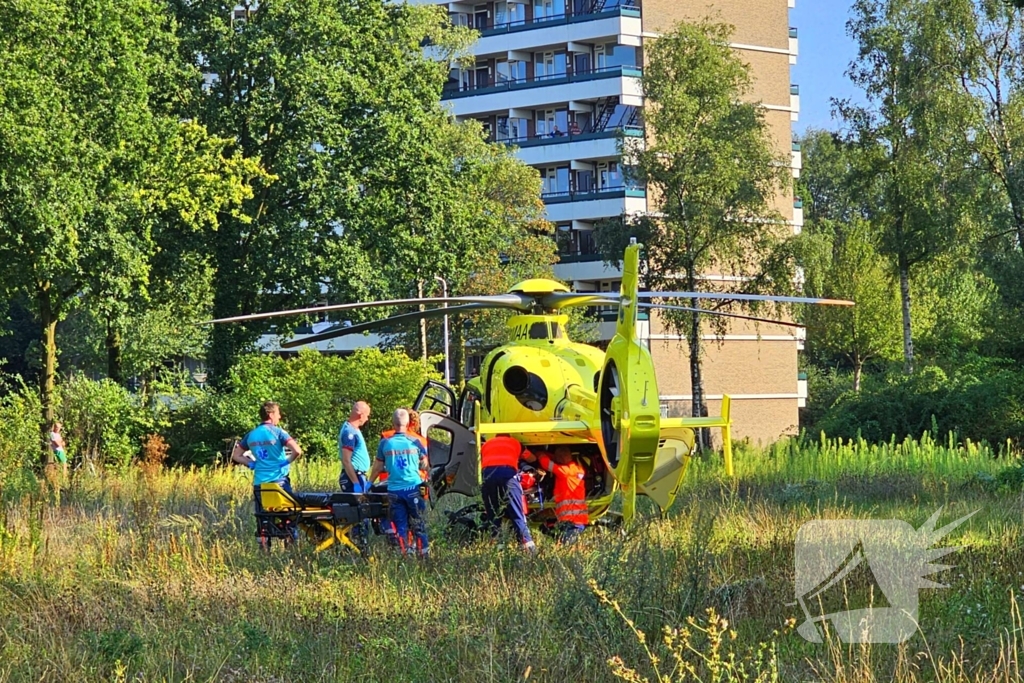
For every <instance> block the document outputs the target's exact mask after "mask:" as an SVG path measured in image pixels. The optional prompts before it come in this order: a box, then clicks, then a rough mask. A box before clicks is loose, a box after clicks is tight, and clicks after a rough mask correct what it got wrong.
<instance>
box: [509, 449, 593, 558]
mask: <svg viewBox="0 0 1024 683" xmlns="http://www.w3.org/2000/svg"><path fill="white" fill-rule="evenodd" d="M523 459H524V460H526V461H527V462H533V461H534V459H535V458H534V456H533V454H532V453H527V454H525V455H524V456H523ZM536 460H537V461H538V462H539V464H540V466H541V469H544V470H547V471H548V472H551V474H553V475H554V477H555V516H556V517H557V518H558V526H559V530H560V531H561V539H560V542H561V543H566V544H568V543H573V542H575V541H576V539H577V538H579V535H580V534H581V533H583V530H584V529H586V528H587V523H588V522H589V521H590V516H589V514H588V513H587V490H586V485H585V483H584V479H585V477H586V472H584V470H583V466H582V465H580V464H579V463H578V462H576V461H575V460H574V459H573V457H572V449H570V448H569V447H568V446H556V447H555V453H554V455H553V456H552V455H550V454H548V453H546V452H545V451H541V452H540V453H538V454H537V457H536Z"/></svg>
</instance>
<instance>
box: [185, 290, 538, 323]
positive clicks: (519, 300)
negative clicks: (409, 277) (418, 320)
mask: <svg viewBox="0 0 1024 683" xmlns="http://www.w3.org/2000/svg"><path fill="white" fill-rule="evenodd" d="M533 300H534V299H533V297H531V296H528V295H525V294H495V295H489V296H449V297H440V296H438V297H425V298H422V299H391V300H388V301H358V302H356V303H352V304H333V305H330V306H310V307H307V308H294V309H291V310H285V311H269V312H267V313H253V314H250V315H236V316H232V317H230V318H217V319H216V320H204V321H203V322H201V323H199V324H200V325H206V324H212V323H237V322H244V321H247V320H264V319H266V318H276V317H278V316H286V315H303V314H307V313H328V312H330V311H357V310H359V309H362V308H376V307H383V306H419V305H420V304H480V305H483V306H486V307H491V308H511V309H515V310H517V311H529V310H530V308H531V305H532V304H533Z"/></svg>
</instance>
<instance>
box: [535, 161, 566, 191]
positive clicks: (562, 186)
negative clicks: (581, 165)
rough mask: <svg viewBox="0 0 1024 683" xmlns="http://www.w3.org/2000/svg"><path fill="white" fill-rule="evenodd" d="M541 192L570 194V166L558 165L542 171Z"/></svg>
mask: <svg viewBox="0 0 1024 683" xmlns="http://www.w3.org/2000/svg"><path fill="white" fill-rule="evenodd" d="M541 194H543V195H545V196H557V195H566V194H569V167H568V166H558V167H551V168H546V169H544V170H543V171H541Z"/></svg>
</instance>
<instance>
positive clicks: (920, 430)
mask: <svg viewBox="0 0 1024 683" xmlns="http://www.w3.org/2000/svg"><path fill="white" fill-rule="evenodd" d="M806 429H807V430H808V432H809V433H811V434H817V433H818V432H824V433H826V434H828V435H829V436H830V437H839V438H845V439H852V438H859V437H863V438H864V439H866V440H867V441H869V442H874V443H879V442H885V441H889V440H890V439H893V438H895V439H903V438H904V437H912V438H916V437H920V436H922V435H923V434H925V433H926V432H927V433H930V434H932V435H933V436H935V437H936V438H945V436H946V435H947V434H952V435H953V436H952V438H954V439H956V440H958V441H959V440H965V439H970V440H971V441H974V442H980V441H985V442H988V443H990V444H992V445H993V446H994V447H1005V446H1006V444H1007V442H1010V443H1011V444H1013V445H1014V447H1016V448H1019V447H1020V446H1021V444H1024V374H1022V373H1021V372H1020V371H1019V370H1017V369H1015V368H1008V367H1001V366H999V365H997V364H995V363H992V362H982V363H980V364H978V365H976V366H974V367H970V366H968V367H965V368H962V369H959V370H956V371H951V372H950V373H949V374H948V375H947V373H946V372H945V371H943V370H942V369H941V368H939V367H937V366H928V367H925V368H922V369H921V370H920V372H919V373H917V374H916V375H914V376H911V377H904V376H900V375H895V376H892V375H891V376H887V377H884V378H880V379H872V380H871V381H869V382H867V383H866V384H865V387H864V389H863V390H862V391H861V393H860V394H855V393H853V392H847V393H841V394H840V395H839V396H837V397H836V398H835V399H834V400H833V401H832V403H831V404H830V405H828V407H827V408H826V409H825V410H824V411H823V413H821V414H819V416H817V417H816V419H814V420H813V421H812V422H809V423H808V424H807V425H806Z"/></svg>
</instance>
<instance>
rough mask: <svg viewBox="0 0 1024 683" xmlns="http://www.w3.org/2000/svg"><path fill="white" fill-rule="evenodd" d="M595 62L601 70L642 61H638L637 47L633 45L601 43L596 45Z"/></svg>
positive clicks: (634, 64) (633, 64) (632, 64)
mask: <svg viewBox="0 0 1024 683" xmlns="http://www.w3.org/2000/svg"><path fill="white" fill-rule="evenodd" d="M594 63H595V64H597V68H598V69H599V70H600V69H611V68H614V67H617V66H636V65H637V64H640V63H641V62H638V61H637V48H635V47H633V46H632V45H619V44H617V43H601V44H599V45H595V46H594Z"/></svg>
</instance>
